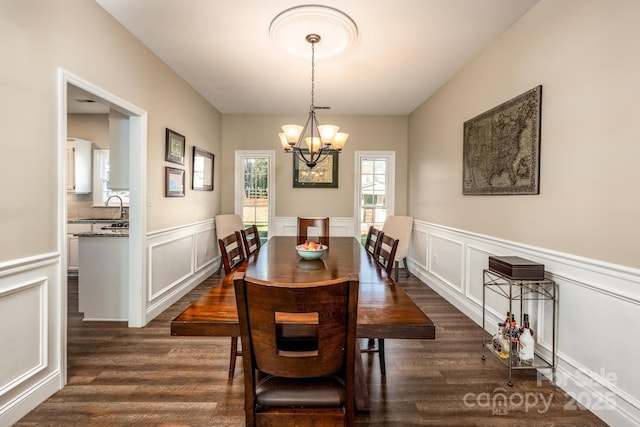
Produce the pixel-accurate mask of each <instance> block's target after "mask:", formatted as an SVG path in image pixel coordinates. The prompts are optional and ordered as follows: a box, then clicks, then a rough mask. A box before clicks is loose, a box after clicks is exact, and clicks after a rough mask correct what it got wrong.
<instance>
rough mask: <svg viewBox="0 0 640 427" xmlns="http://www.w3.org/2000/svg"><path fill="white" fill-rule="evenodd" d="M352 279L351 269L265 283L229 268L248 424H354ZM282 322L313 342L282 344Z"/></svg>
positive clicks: (355, 301)
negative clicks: (321, 277)
mask: <svg viewBox="0 0 640 427" xmlns="http://www.w3.org/2000/svg"><path fill="white" fill-rule="evenodd" d="M358 286H359V281H358V275H357V274H350V275H349V276H348V277H343V278H339V279H334V280H329V281H324V282H311V283H265V282H261V281H258V280H253V279H251V278H249V277H246V276H245V275H244V273H242V272H236V273H235V275H234V287H235V293H236V303H237V308H238V320H239V324H240V334H241V338H242V347H243V349H244V353H245V356H244V357H243V367H244V407H245V423H246V425H247V426H252V427H253V426H257V425H262V426H266V425H269V426H293V425H305V426H311V425H313V426H319V425H323V426H324V425H331V426H336V425H343V426H352V425H353V424H354V418H355V373H354V369H355V357H356V351H357V350H356V321H357V305H358ZM285 327H289V328H291V329H292V330H296V331H299V335H301V336H304V337H305V338H306V341H307V342H313V346H311V347H309V346H308V345H305V346H304V348H302V349H298V348H296V347H295V346H290V345H288V344H289V343H290V342H291V341H289V340H287V339H286V337H285V335H284V333H283V331H284V328H285ZM283 338H285V339H283ZM293 342H295V341H293Z"/></svg>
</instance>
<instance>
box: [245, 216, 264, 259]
mask: <svg viewBox="0 0 640 427" xmlns="http://www.w3.org/2000/svg"><path fill="white" fill-rule="evenodd" d="M240 234H241V236H242V244H243V246H244V253H245V254H246V256H247V257H249V255H251V254H252V253H254V252H255V251H257V250H258V249H260V245H261V243H260V234H259V233H258V226H257V225H255V224H254V225H252V226H249V227H247V228H244V229H242V230H240Z"/></svg>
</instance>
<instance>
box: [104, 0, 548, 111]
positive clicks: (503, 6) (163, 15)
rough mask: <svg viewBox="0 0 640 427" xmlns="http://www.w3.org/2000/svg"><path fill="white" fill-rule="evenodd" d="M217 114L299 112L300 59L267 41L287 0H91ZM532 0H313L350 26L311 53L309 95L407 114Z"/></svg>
mask: <svg viewBox="0 0 640 427" xmlns="http://www.w3.org/2000/svg"><path fill="white" fill-rule="evenodd" d="M96 1H97V3H99V4H100V5H101V6H102V7H103V8H104V9H105V10H106V11H107V12H109V13H110V14H111V15H112V16H113V17H114V18H115V19H117V20H118V21H119V22H120V23H122V25H124V26H125V27H126V28H127V29H128V30H129V31H130V32H132V33H133V34H134V35H135V36H136V37H138V38H139V39H140V40H141V41H142V43H144V44H145V45H146V46H148V47H149V48H150V49H151V50H152V51H153V52H154V53H155V54H156V55H157V56H159V57H160V58H161V59H162V60H163V61H164V62H165V63H167V64H168V65H169V66H170V67H171V68H172V69H173V70H174V71H175V72H176V73H177V74H179V75H180V76H182V78H183V79H184V80H186V81H187V82H188V83H189V84H190V85H191V86H192V87H193V88H195V90H197V91H198V92H199V93H200V94H201V95H202V96H203V97H204V98H205V99H206V100H207V101H209V102H210V103H211V104H212V105H213V106H214V107H216V108H217V109H218V110H219V111H220V112H222V113H227V114H231V113H256V114H290V113H300V112H302V111H307V110H308V107H309V104H310V96H311V95H310V92H311V59H310V55H311V51H310V50H309V59H306V60H305V59H298V58H295V57H293V56H290V55H289V54H287V53H285V52H284V51H282V50H281V49H279V48H277V47H276V46H275V45H274V44H273V42H272V41H271V39H270V37H269V24H270V23H271V21H272V19H273V18H274V17H275V16H276V15H278V14H279V13H280V12H282V11H284V10H285V9H288V8H291V7H293V6H297V5H300V4H305V3H299V2H296V1H295V0H268V1H267V0H135V1H134V0H96ZM537 2H538V0H323V1H322V2H321V4H322V5H326V6H331V7H334V8H337V9H340V10H341V11H343V12H344V13H346V14H347V15H349V16H350V17H351V18H352V19H353V20H354V21H355V23H356V24H357V26H358V39H357V40H356V42H355V44H354V45H353V46H352V47H351V49H350V50H349V51H347V52H345V53H343V54H341V55H339V56H336V57H333V58H327V59H322V60H320V59H319V58H316V76H315V86H316V88H315V101H316V102H315V104H316V105H318V106H330V107H331V112H332V113H335V114H402V115H404V114H408V113H410V112H411V111H413V110H414V109H415V108H416V107H418V106H419V105H420V104H421V103H422V102H423V101H424V100H425V99H427V98H428V97H429V96H431V95H432V94H433V93H434V92H435V91H436V90H438V88H439V87H441V86H442V85H443V84H444V83H446V82H447V81H448V80H449V79H450V78H451V77H453V76H454V75H455V74H456V73H457V72H458V71H459V70H460V69H461V68H462V67H463V66H464V65H465V64H467V63H468V62H469V61H470V60H471V59H473V58H474V57H475V56H476V55H477V54H478V53H479V52H480V51H482V49H483V48H484V47H486V46H487V45H488V44H490V43H491V42H492V41H493V40H495V39H496V38H497V37H498V36H499V35H500V34H502V33H503V32H504V31H505V30H506V29H507V28H508V27H509V26H511V25H512V24H513V23H514V22H515V21H517V20H518V19H519V18H520V17H521V16H522V15H524V14H525V13H526V12H527V11H528V10H529V9H531V8H532V7H533V6H534V5H535V4H536V3H537Z"/></svg>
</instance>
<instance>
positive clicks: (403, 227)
mask: <svg viewBox="0 0 640 427" xmlns="http://www.w3.org/2000/svg"><path fill="white" fill-rule="evenodd" d="M412 230H413V217H410V216H398V215H392V216H388V217H387V218H386V219H385V221H384V224H383V226H382V231H383V232H384V233H385V234H388V235H390V236H393V237H394V238H396V239H398V250H397V251H396V257H395V260H394V266H395V269H396V273H395V280H396V282H397V281H398V269H399V267H400V261H402V263H403V265H404V269H405V273H406V274H407V277H409V267H408V266H407V256H408V255H409V242H410V240H411V231H412Z"/></svg>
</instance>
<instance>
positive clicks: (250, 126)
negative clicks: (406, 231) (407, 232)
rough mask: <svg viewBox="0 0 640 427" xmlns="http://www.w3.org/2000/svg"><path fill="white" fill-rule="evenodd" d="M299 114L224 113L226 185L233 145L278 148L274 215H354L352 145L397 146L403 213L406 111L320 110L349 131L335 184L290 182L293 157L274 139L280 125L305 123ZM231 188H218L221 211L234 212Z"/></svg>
mask: <svg viewBox="0 0 640 427" xmlns="http://www.w3.org/2000/svg"><path fill="white" fill-rule="evenodd" d="M304 120H306V116H305V115H304V112H303V113H302V114H301V115H295V116H293V115H291V116H278V115H240V114H225V115H223V118H222V145H223V148H222V153H223V154H222V157H223V162H222V164H221V169H222V176H224V177H225V182H226V184H225V185H227V186H229V187H227V188H229V189H230V188H231V187H230V186H231V185H232V182H230V180H228V179H227V178H226V177H231V176H233V172H234V152H235V150H275V151H276V212H275V215H276V216H278V217H293V216H325V215H327V216H332V217H349V218H352V217H355V213H354V194H355V189H354V185H355V183H354V175H353V170H354V164H355V157H354V152H355V151H372V150H376V151H380V150H393V151H395V152H396V200H395V209H396V214H397V215H403V214H405V213H406V209H407V208H406V206H407V194H406V188H407V117H406V116H332V115H328V114H327V115H325V114H322V113H318V120H319V121H320V122H321V123H332V124H336V125H339V126H340V128H341V131H344V132H347V133H349V140H348V141H347V145H346V147H345V149H344V151H343V152H342V153H341V154H340V158H339V162H338V166H339V171H338V175H339V182H338V184H339V188H337V189H336V188H293V159H292V156H291V154H285V153H284V152H283V151H282V149H281V146H280V142H279V140H278V132H280V131H281V130H280V126H282V125H283V124H286V123H300V124H303V122H304ZM233 204H234V200H233V192H232V191H225V192H223V194H222V211H223V212H225V213H231V212H233Z"/></svg>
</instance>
